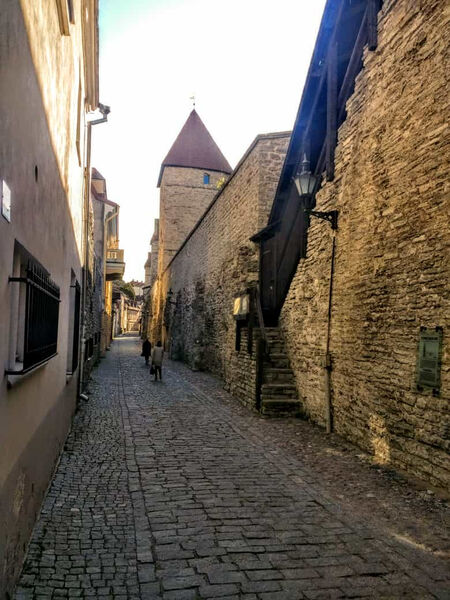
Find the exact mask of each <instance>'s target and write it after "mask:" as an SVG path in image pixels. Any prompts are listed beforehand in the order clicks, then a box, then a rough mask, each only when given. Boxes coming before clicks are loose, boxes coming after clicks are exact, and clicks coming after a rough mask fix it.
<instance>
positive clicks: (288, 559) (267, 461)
mask: <svg viewBox="0 0 450 600" xmlns="http://www.w3.org/2000/svg"><path fill="white" fill-rule="evenodd" d="M138 349H139V346H138V340H137V338H130V337H123V338H120V339H118V340H116V341H115V342H114V344H113V347H112V350H111V352H110V353H109V354H108V357H107V358H106V359H105V360H104V361H103V362H102V363H101V365H100V367H99V368H98V370H97V371H96V372H95V373H94V380H93V382H92V383H91V385H90V388H91V390H90V392H91V393H90V400H89V402H87V403H85V404H83V405H82V406H81V408H80V410H79V412H78V413H77V415H76V416H75V419H74V424H73V428H72V431H71V433H70V435H69V437H68V440H67V443H66V447H65V451H64V453H63V455H62V457H61V461H60V463H59V466H58V469H57V472H56V474H55V477H54V480H53V483H52V485H51V487H50V490H49V492H48V495H47V498H46V500H45V502H44V505H43V508H42V512H41V515H40V519H39V521H38V523H37V525H36V527H35V530H34V533H33V538H32V541H31V544H30V547H29V552H28V555H27V559H26V562H25V565H24V569H23V573H22V577H21V580H20V584H19V586H18V588H17V591H16V598H17V599H22V598H72V597H86V596H91V597H110V598H123V599H125V598H149V599H157V598H161V599H164V600H170V599H172V600H185V599H200V598H215V599H221V598H223V599H225V598H227V599H228V600H232V599H238V598H242V599H246V600H281V599H292V600H301V599H311V600H312V599H318V598H362V597H364V598H366V597H370V598H377V599H382V598H386V599H387V598H390V599H396V598H408V599H419V598H420V599H425V598H440V599H444V598H445V599H447V598H450V592H449V590H450V576H449V570H448V564H447V563H445V562H444V560H443V559H442V558H440V557H438V556H436V555H435V554H433V552H432V551H431V550H430V549H428V548H427V547H426V546H421V545H419V544H417V545H413V544H411V543H406V542H402V541H401V540H399V539H397V538H396V537H395V536H394V535H391V534H390V533H389V532H388V531H387V529H386V528H385V527H377V524H376V521H374V520H369V521H368V520H367V519H365V520H364V521H361V519H360V518H359V516H360V515H359V514H358V513H357V511H356V513H357V514H356V515H355V511H353V510H352V505H351V504H346V500H345V498H344V499H343V500H342V501H341V502H339V501H337V500H336V499H335V498H333V497H331V496H330V494H329V493H328V492H327V489H326V486H325V487H321V474H320V473H311V472H310V471H309V468H308V465H307V464H306V463H304V462H303V461H302V456H301V454H299V452H294V451H293V450H292V447H289V446H286V444H284V442H285V439H284V434H283V430H282V429H280V423H279V422H278V423H277V422H274V421H265V420H263V419H261V418H260V417H258V416H257V415H255V414H252V413H251V412H249V411H247V410H245V409H243V408H242V407H241V406H240V405H239V404H238V403H237V401H236V400H234V399H231V397H230V396H228V394H226V392H224V391H223V390H222V389H221V385H220V382H219V381H218V380H215V379H214V378H213V377H211V376H209V375H205V374H201V373H192V372H190V371H189V370H188V369H186V367H185V366H183V365H181V364H180V363H171V362H169V361H168V362H167V363H166V365H165V366H164V369H163V378H164V379H163V381H162V382H157V383H154V382H153V381H151V378H150V376H149V372H148V369H147V368H145V367H144V366H143V362H141V361H142V359H140V358H138V355H139V351H138ZM304 425H306V426H308V425H307V424H304ZM308 427H311V426H308ZM287 432H288V434H287V435H288V436H291V435H295V433H298V430H295V428H294V429H293V428H292V427H289V426H288V427H287ZM444 537H445V536H443V537H442V539H443V540H444Z"/></svg>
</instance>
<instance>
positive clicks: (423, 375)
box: [416, 327, 443, 396]
mask: <svg viewBox="0 0 450 600" xmlns="http://www.w3.org/2000/svg"><path fill="white" fill-rule="evenodd" d="M442 333H443V331H442V327H435V328H434V329H431V328H428V327H421V328H420V338H419V348H418V356H417V370H416V389H417V390H418V391H420V392H422V391H429V392H431V393H432V394H433V395H434V396H438V395H439V393H440V387H441V355H442Z"/></svg>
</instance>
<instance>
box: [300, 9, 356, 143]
mask: <svg viewBox="0 0 450 600" xmlns="http://www.w3.org/2000/svg"><path fill="white" fill-rule="evenodd" d="M345 6H346V2H341V4H340V6H339V9H338V12H337V15H336V20H335V23H334V27H333V31H332V32H331V35H330V41H329V46H328V51H327V55H326V56H325V58H324V64H323V68H322V73H321V75H320V80H319V82H318V84H317V88H316V93H315V95H314V99H313V101H312V104H311V107H310V110H309V118H308V121H307V123H306V124H305V133H304V135H305V136H306V137H309V136H310V129H311V125H312V122H313V119H314V116H315V115H316V111H317V103H318V101H319V98H320V94H321V91H322V88H323V86H324V85H325V82H326V80H327V71H328V70H327V62H328V54H329V51H330V48H331V47H332V46H333V44H334V43H335V39H336V33H337V31H338V29H339V24H340V21H341V19H342V15H343V13H344V9H345Z"/></svg>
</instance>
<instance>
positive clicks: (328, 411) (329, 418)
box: [324, 231, 336, 433]
mask: <svg viewBox="0 0 450 600" xmlns="http://www.w3.org/2000/svg"><path fill="white" fill-rule="evenodd" d="M335 255H336V232H335V231H333V245H332V249H331V266H330V285H329V288H328V318H327V340H326V351H325V364H324V368H325V422H326V428H327V433H331V432H332V430H333V406H332V401H331V370H332V365H331V355H330V337H331V311H332V303H333V280H334V262H335Z"/></svg>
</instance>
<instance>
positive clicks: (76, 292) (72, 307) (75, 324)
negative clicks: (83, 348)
mask: <svg viewBox="0 0 450 600" xmlns="http://www.w3.org/2000/svg"><path fill="white" fill-rule="evenodd" d="M80 300H81V291H80V284H79V283H78V281H77V279H76V277H75V273H74V272H73V271H72V272H71V278H70V293H69V331H68V336H67V374H68V375H72V373H75V371H76V370H77V368H78V356H79V343H80Z"/></svg>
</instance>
